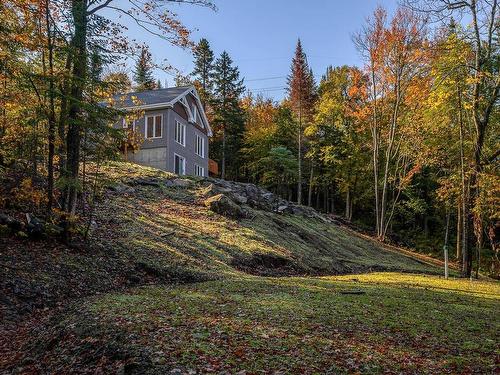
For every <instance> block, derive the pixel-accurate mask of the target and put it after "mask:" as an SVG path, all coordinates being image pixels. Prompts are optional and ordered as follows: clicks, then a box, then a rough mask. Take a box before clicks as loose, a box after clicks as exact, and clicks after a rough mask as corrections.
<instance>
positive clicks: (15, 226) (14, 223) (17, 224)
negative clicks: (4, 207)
mask: <svg viewBox="0 0 500 375" xmlns="http://www.w3.org/2000/svg"><path fill="white" fill-rule="evenodd" d="M0 224H1V225H6V226H8V227H9V228H10V229H11V230H12V231H13V232H17V231H20V230H21V229H23V226H24V225H23V223H22V222H21V221H19V220H17V219H14V218H13V217H11V216H9V215H6V214H3V213H0Z"/></svg>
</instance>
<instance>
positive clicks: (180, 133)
mask: <svg viewBox="0 0 500 375" xmlns="http://www.w3.org/2000/svg"><path fill="white" fill-rule="evenodd" d="M174 139H175V141H176V142H177V143H179V144H181V145H183V146H186V125H184V124H181V123H180V122H179V121H177V120H176V121H175V131H174Z"/></svg>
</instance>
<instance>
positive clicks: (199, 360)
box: [0, 163, 499, 374]
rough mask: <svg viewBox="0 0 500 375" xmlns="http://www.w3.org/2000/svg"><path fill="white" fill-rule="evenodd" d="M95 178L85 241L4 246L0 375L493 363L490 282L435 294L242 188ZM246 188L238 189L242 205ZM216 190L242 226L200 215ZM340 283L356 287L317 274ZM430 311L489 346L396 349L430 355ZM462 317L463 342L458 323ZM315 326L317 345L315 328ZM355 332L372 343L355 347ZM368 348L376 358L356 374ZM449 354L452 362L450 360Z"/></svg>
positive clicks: (138, 174) (153, 177)
mask: <svg viewBox="0 0 500 375" xmlns="http://www.w3.org/2000/svg"><path fill="white" fill-rule="evenodd" d="M97 178H98V181H99V182H100V183H101V184H102V190H101V193H100V195H99V199H98V204H97V206H96V208H95V212H93V214H92V220H91V231H90V233H91V235H90V237H91V242H90V245H84V244H75V245H74V246H72V247H68V246H65V245H63V244H61V243H59V242H57V241H55V240H50V239H45V240H40V241H32V240H28V239H24V238H18V237H15V236H14V237H9V238H5V239H4V240H3V241H2V242H1V244H0V267H1V269H2V271H3V272H2V274H1V276H0V292H1V299H0V308H1V309H0V314H2V316H1V318H2V319H1V321H2V323H1V324H0V357H1V358H2V359H1V360H0V373H1V372H2V371H6V373H13V372H14V373H15V372H18V373H33V372H38V371H41V369H43V370H44V371H45V372H53V373H95V372H96V371H97V372H99V371H104V373H115V372H117V373H138V374H139V373H140V374H142V373H165V371H167V372H168V371H170V370H172V371H177V372H176V373H178V374H179V373H190V374H191V373H205V372H210V371H212V372H216V373H219V372H222V373H223V372H224V371H226V372H227V371H229V373H232V369H236V368H238V369H242V371H243V370H244V371H248V373H257V372H261V371H263V369H265V368H266V366H267V364H268V363H271V362H272V363H273V365H272V368H273V369H275V370H276V371H278V372H280V371H282V372H284V373H288V372H292V373H314V369H315V368H316V367H315V366H317V365H316V364H315V358H316V357H317V356H323V357H324V358H323V360H322V361H323V362H322V364H321V366H330V367H329V368H331V369H332V371H334V372H336V371H337V372H352V371H358V370H363V369H368V370H370V369H371V370H373V372H380V370H381V369H383V368H384V367H386V366H389V365H390V364H391V363H392V364H391V365H390V366H396V367H391V368H393V369H394V371H396V372H401V371H402V372H412V371H414V370H415V369H416V368H418V364H419V363H425V364H426V365H429V368H430V369H435V370H441V369H443V368H444V367H443V366H445V367H448V366H452V368H454V367H453V366H458V367H457V368H461V367H460V366H465V367H464V368H469V369H473V370H474V371H475V370H476V369H480V370H485V369H489V370H491V369H492V367H491V366H492V363H491V360H484V361H482V362H481V363H479V364H475V361H476V360H477V359H478V358H480V357H481V356H484V355H490V354H491V353H492V352H493V350H494V347H495V343H494V339H493V337H495V332H497V331H498V326H499V325H498V321H496V322H495V321H493V322H491V321H489V320H488V319H489V318H488V317H491V316H493V315H494V314H493V313H492V311H494V310H495V309H497V308H498V306H499V305H498V300H499V290H498V285H497V284H489V283H486V284H484V285H483V284H477V285H478V287H480V288H482V289H481V290H484V293H483V292H478V293H475V292H474V288H475V286H467V285H465V282H457V283H454V282H453V281H450V282H449V283H448V284H446V287H445V288H443V287H442V284H441V279H440V278H438V277H435V276H427V277H417V278H415V277H414V276H411V275H409V273H418V274H438V273H439V272H440V270H439V269H438V268H437V267H436V266H435V265H432V264H431V263H432V261H431V260H429V259H425V258H418V257H417V256H416V255H414V254H411V253H410V252H400V251H399V250H397V249H388V248H386V247H385V246H382V245H381V244H379V243H378V242H376V241H373V240H371V239H370V238H367V237H366V236H362V235H359V234H357V233H355V232H353V231H352V230H350V229H348V228H344V227H342V226H341V225H338V223H335V222H331V220H329V219H328V218H325V217H323V216H322V215H319V214H318V213H316V212H314V211H313V210H310V209H307V208H302V207H297V206H295V205H293V204H290V203H289V202H285V201H282V200H280V199H279V198H277V197H275V196H273V195H272V194H270V193H268V192H266V191H262V190H259V189H258V188H256V187H255V186H253V185H244V184H231V183H225V182H222V181H219V180H211V179H209V180H200V179H179V178H178V177H177V176H174V175H172V174H169V173H165V172H162V171H158V170H156V169H150V168H144V167H140V166H137V165H133V164H128V163H111V164H109V165H107V166H106V167H104V168H103V169H102V170H101V172H100V174H99V175H98V176H97ZM245 189H246V190H249V191H250V190H251V191H252V193H251V194H250V195H246V196H244V197H243V196H242V195H241V194H243V195H245V193H244V192H243V190H245ZM221 191H222V192H224V194H226V195H227V196H231V197H232V198H233V199H235V200H238V199H239V201H240V202H239V203H240V204H239V205H238V207H239V209H241V214H242V215H241V216H242V217H240V218H238V219H235V218H231V217H228V216H226V215H221V214H218V213H215V212H213V211H212V210H211V209H209V208H207V207H206V205H205V201H206V199H207V197H210V196H213V195H214V194H218V193H220V192H221ZM252 194H253V195H252ZM276 210H281V211H284V213H277V212H275V211H276ZM86 211H87V215H88V213H89V212H91V210H90V209H89V208H87V210H86ZM85 219H86V218H85V217H83V218H82V223H83V222H84V221H85ZM375 271H377V272H381V271H384V272H397V273H387V274H377V273H373V272H375ZM362 273H370V274H371V275H372V276H363V275H360V274H362ZM345 274H356V276H346V277H343V278H342V277H340V276H339V277H338V278H329V279H321V278H318V277H321V276H326V275H327V276H333V275H345ZM406 275H408V276H406ZM275 276H280V278H279V279H277V278H275ZM414 280H416V281H414ZM179 284H186V285H185V286H180V285H179ZM429 288H430V289H432V291H429V292H427V289H429ZM445 290H446V291H452V292H453V293H461V294H460V296H462V295H463V298H462V297H456V296H455V295H454V294H451V295H448V294H445V293H443V291H445ZM344 294H345V295H344ZM365 294H366V296H365ZM481 296H487V297H488V298H489V299H488V300H487V301H482V300H481V299H480V298H481ZM426 298H430V300H429V301H427V302H423V301H421V300H422V299H426ZM464 298H465V299H464ZM465 300H467V301H469V302H470V304H471V306H472V305H474V307H470V308H469V307H465V305H463V303H464V301H465ZM469 302H467V303H469ZM443 303H448V304H450V307H449V308H448V309H447V310H446V312H445V313H446V314H451V315H450V316H449V318H450V319H452V324H453V325H454V326H455V325H456V327H454V328H453V330H454V332H460V334H461V335H463V337H468V336H469V335H473V334H475V333H477V332H478V331H477V329H481V335H483V336H484V338H485V339H487V340H490V341H488V345H487V346H485V347H484V348H483V349H482V350H481V351H477V350H475V349H474V350H472V351H471V352H467V350H466V349H467V345H469V344H467V342H464V343H461V344H460V345H462V344H463V345H465V346H464V347H463V350H464V351H462V349H460V351H458V352H457V351H456V346H453V345H451V346H446V347H445V348H443V349H442V350H445V351H446V352H447V353H448V354H447V355H449V358H450V359H449V361H447V362H446V361H445V362H442V361H441V360H440V359H439V358H438V357H436V356H435V357H433V358H427V359H426V360H423V359H422V358H424V357H426V356H427V355H428V352H427V351H430V350H431V349H430V347H427V346H426V347H424V349H423V351H422V350H421V349H419V348H417V347H413V349H411V350H410V349H408V348H406V349H404V348H403V346H404V345H405V343H406V344H408V345H410V344H411V345H417V344H416V342H420V341H419V340H422V337H424V336H422V335H425V332H426V330H428V329H430V328H432V330H433V332H432V333H430V335H431V336H429V337H431V338H432V340H431V341H432V345H431V347H435V346H437V345H438V343H439V342H442V340H443V339H444V337H443V335H444V334H445V333H444V332H441V331H440V330H439V327H440V324H441V323H440V322H442V319H441V318H439V320H438V321H434V320H431V321H429V320H426V319H428V317H427V316H426V311H428V310H429V309H431V310H433V311H436V312H438V315H437V316H436V317H439V316H441V315H440V314H441V312H440V311H441V308H440V307H439V306H440V305H442V304H443ZM401 304H403V305H404V306H405V307H404V308H403V307H402V306H403V305H401ZM398 311H399V312H398ZM415 312H417V315H418V316H417V315H414V314H415ZM283 314H285V315H283ZM385 314H388V315H387V317H386V318H385V319H382V317H383V316H384V315H385ZM415 317H418V319H421V320H420V321H418V324H417V325H416V326H415V324H416V323H415V322H413V319H415ZM436 317H434V319H435V318H436ZM287 319H288V320H287ZM380 319H382V320H380ZM422 319H423V320H422ZM447 319H448V318H447ZM463 319H466V320H467V321H469V320H470V322H471V327H472V328H473V331H470V330H469V329H468V327H460V323H461V322H462V321H463ZM474 319H476V320H477V319H479V320H478V322H477V324H476V323H474V322H473V321H474ZM379 320H380V324H383V326H377V324H379V323H377V322H379ZM325 324H326V325H327V326H328V327H329V328H328V329H329V330H328V331H326V332H329V333H325V335H326V336H325V335H323V334H319V332H317V330H318V329H325ZM353 324H354V325H355V326H356V327H358V328H359V329H360V331H358V329H356V330H353V327H354V326H353ZM266 327H267V328H266ZM321 327H323V328H321ZM253 329H255V330H256V331H255V332H254V333H252V330H253ZM266 330H269V331H266ZM287 331H290V332H294V333H293V334H291V336H288V335H287V334H285V332H287ZM363 332H368V333H370V335H371V336H370V337H368V339H370V340H372V341H369V342H366V343H364V342H363V340H364V339H365V338H366V337H364V336H363V334H362V333H363ZM339 334H342V335H343V336H342V342H343V345H344V344H345V345H347V346H345V347H343V348H342V349H339V350H340V351H339V352H335V350H334V349H332V345H333V341H332V337H331V335H337V336H335V337H337V339H338V338H339V336H338V335H339ZM394 334H395V335H396V336H394V337H396V338H394V337H393V336H391V335H394ZM255 335H257V336H255ZM387 335H389V336H390V337H392V339H391V338H390V340H396V341H390V340H389V341H387V337H386V336H387ZM406 335H410V336H408V337H409V338H408V340H406V339H404V338H403V336H406ZM221 340H222V341H221ZM304 340H305V341H304ZM405 340H406V341H405ZM415 340H417V341H415ZM305 342H308V344H307V345H312V346H311V347H310V350H309V349H307V350H306V347H304V346H303V343H305ZM319 343H326V344H325V345H327V347H328V348H330V349H328V350H327V352H324V347H323V346H322V345H323V344H319ZM349 345H350V346H349ZM384 345H389V346H393V347H394V348H395V350H397V351H403V350H409V351H408V355H409V356H410V357H411V361H413V362H411V361H410V362H411V363H410V365H408V364H404V363H402V362H401V361H400V360H399V359H398V360H396V359H397V358H399V357H398V356H397V355H392V356H384V352H383V351H382V349H381V348H382V346H384ZM418 345H420V344H418ZM418 345H417V346H418ZM429 345H430V344H429ZM295 346H297V347H298V348H301V349H300V350H299V349H298V350H299V351H298V352H295V351H293V350H292V348H293V347H295ZM354 347H355V348H357V349H356V352H355V353H354V352H353V350H354V349H353V348H354ZM224 348H226V349H224ZM358 349H359V350H358ZM224 350H227V352H224ZM325 350H326V349H325ZM373 350H380V353H378V354H377V356H378V357H376V362H375V363H374V364H370V362H371V358H372V356H371V354H370V353H371V352H372V351H373ZM158 353H163V354H161V355H160V354H158ZM280 353H281V354H280ZM332 353H334V354H335V353H336V354H335V355H334V356H333V357H331V358H330V357H329V356H330V355H332ZM426 353H427V354H426ZM438 353H439V352H438ZM463 355H467V357H466V358H465V359H464V360H463V361H464V363H465V365H464V364H463V363H462V364H460V363H455V361H458V358H459V357H460V356H463ZM162 356H166V357H165V358H163V357H162ZM296 356H298V357H296ZM352 356H355V357H356V358H357V359H356V360H352V359H351V357H352ZM295 357H296V360H293V361H292V359H293V358H295ZM175 358H177V359H175ZM269 361H271V362H269ZM290 361H292V362H290ZM353 361H354V362H353ZM356 361H358V362H356ZM398 361H399V362H398ZM419 361H420V362H419ZM422 361H423V362H422ZM372 365H373V366H372ZM304 366H305V367H304ZM318 366H319V365H318ZM363 366H364V367H363ZM370 366H372V367H370ZM415 366H416V367H415ZM471 366H472V367H471ZM280 369H281V370H280ZM306 369H307V370H306ZM316 369H317V368H316ZM193 371H194V372H193ZM264 372H266V371H264Z"/></svg>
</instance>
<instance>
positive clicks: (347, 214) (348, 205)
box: [345, 188, 351, 220]
mask: <svg viewBox="0 0 500 375" xmlns="http://www.w3.org/2000/svg"><path fill="white" fill-rule="evenodd" d="M350 216H351V189H350V188H347V192H346V195H345V218H346V219H347V220H351V219H350Z"/></svg>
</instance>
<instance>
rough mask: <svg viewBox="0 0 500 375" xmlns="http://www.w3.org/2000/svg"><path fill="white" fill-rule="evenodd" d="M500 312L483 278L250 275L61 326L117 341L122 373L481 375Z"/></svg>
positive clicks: (121, 297) (96, 312) (107, 300)
mask: <svg viewBox="0 0 500 375" xmlns="http://www.w3.org/2000/svg"><path fill="white" fill-rule="evenodd" d="M352 292H354V293H360V294H346V293H352ZM499 311H500V284H499V283H494V282H487V281H472V282H470V281H468V280H444V279H443V278H440V277H437V276H426V275H414V274H400V273H372V274H363V275H349V276H337V277H324V278H299V277H289V278H264V277H252V276H249V277H246V278H237V279H228V280H223V281H209V282H204V283H197V284H190V285H186V286H180V287H173V288H168V287H159V286H151V287H141V288H137V289H133V290H131V291H130V292H128V293H125V294H108V295H103V296H100V297H94V298H91V299H89V300H87V301H86V302H85V303H84V304H83V306H82V305H79V308H78V312H77V313H75V314H73V315H71V316H69V317H67V319H66V321H65V322H64V323H63V325H64V326H65V327H71V332H72V334H71V335H69V336H71V337H73V338H74V337H75V332H76V333H77V337H78V340H81V342H86V343H88V342H92V343H93V345H94V346H93V348H94V349H95V350H96V353H95V354H96V355H97V354H98V353H103V352H106V350H103V349H102V347H101V345H109V344H110V343H112V345H114V347H115V350H118V349H117V348H119V347H120V346H123V347H127V351H128V352H127V353H128V354H127V356H125V357H126V358H125V359H123V360H122V361H121V362H120V363H118V364H117V363H114V366H123V367H124V368H125V370H126V372H127V371H130V372H132V373H133V372H134V371H133V369H134V368H137V369H141V370H140V371H145V372H146V373H165V372H166V373H168V372H169V371H172V370H174V373H175V372H176V371H177V370H178V371H177V373H191V374H194V373H210V372H213V373H231V374H233V373H238V372H239V371H241V374H243V373H247V374H259V373H283V374H285V373H308V374H314V373H356V372H360V373H381V372H385V373H434V374H435V373H481V374H486V373H498V372H497V371H498V359H499V354H500V352H499V345H498V344H499V342H498V337H499V335H500V318H499V315H498V312H499ZM78 340H77V341H78ZM78 342H79V341H78ZM54 350H55V352H54V351H52V353H51V355H56V356H58V357H59V358H64V357H65V356H67V355H68V354H69V353H68V351H70V350H76V349H75V348H73V349H70V348H68V347H65V346H64V342H63V343H61V347H59V348H55V349H54ZM118 351H119V350H118ZM70 356H71V355H70ZM101 363H102V358H101ZM244 371H246V372H244Z"/></svg>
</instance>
